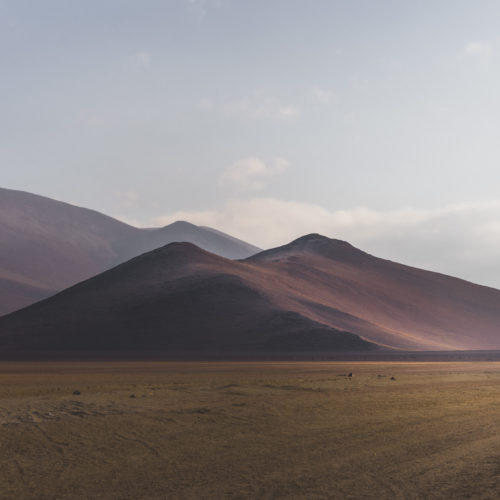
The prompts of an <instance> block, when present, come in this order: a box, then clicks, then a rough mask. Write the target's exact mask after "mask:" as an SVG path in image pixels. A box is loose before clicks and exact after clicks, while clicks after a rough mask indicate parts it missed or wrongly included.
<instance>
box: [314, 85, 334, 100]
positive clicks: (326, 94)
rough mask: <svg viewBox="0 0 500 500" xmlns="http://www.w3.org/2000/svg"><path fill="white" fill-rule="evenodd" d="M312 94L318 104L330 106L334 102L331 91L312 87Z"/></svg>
mask: <svg viewBox="0 0 500 500" xmlns="http://www.w3.org/2000/svg"><path fill="white" fill-rule="evenodd" d="M312 94H313V97H314V98H315V99H316V101H317V102H319V103H320V104H332V103H333V102H334V101H335V93H334V92H333V91H332V90H326V89H321V88H319V87H314V88H313V89H312Z"/></svg>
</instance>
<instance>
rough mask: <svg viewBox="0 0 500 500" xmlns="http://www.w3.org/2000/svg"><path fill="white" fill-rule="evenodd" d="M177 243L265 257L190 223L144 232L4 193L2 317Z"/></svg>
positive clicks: (0, 215) (0, 198) (0, 218)
mask: <svg viewBox="0 0 500 500" xmlns="http://www.w3.org/2000/svg"><path fill="white" fill-rule="evenodd" d="M174 241H189V242H192V243H194V244H196V245H197V246H199V247H201V248H203V249H206V250H208V251H210V252H213V253H215V254H218V255H222V256H224V257H227V258H230V259H240V258H244V257H248V256H249V255H252V254H254V253H256V252H258V251H260V249H259V248H257V247H255V246H253V245H250V244H248V243H245V242H243V241H241V240H238V239H236V238H233V237H232V236H229V235H226V234H224V233H221V232H219V231H216V230H215V229H211V228H206V227H199V226H195V225H193V224H190V223H188V222H182V221H179V222H175V223H173V224H170V225H169V226H165V227H162V228H154V229H139V228H136V227H133V226H130V225H128V224H124V223H123V222H120V221H118V220H116V219H113V218H112V217H108V216H106V215H104V214H101V213H99V212H96V211H94V210H89V209H86V208H80V207H77V206H74V205H70V204H68V203H63V202H60V201H55V200H52V199H50V198H45V197H43V196H38V195H35V194H31V193H25V192H22V191H14V190H10V189H2V188H0V316H1V315H3V314H7V313H9V312H12V311H14V310H17V309H20V308H22V307H25V306H27V305H29V304H31V303H33V302H36V301H38V300H40V299H43V298H46V297H49V296H50V295H53V294H54V293H56V292H59V291H61V290H63V289H64V288H67V287H69V286H71V285H74V284H75V283H78V282H79V281H82V280H84V279H87V278H90V277H91V276H94V275H96V274H98V273H101V272H103V271H105V270H106V269H110V268H111V267H114V266H116V265H117V264H119V263H122V262H125V261H126V260H128V259H130V258H132V257H135V256H137V255H139V254H141V253H144V252H147V251H149V250H153V249H155V248H158V247H160V246H163V245H165V244H167V243H171V242H174Z"/></svg>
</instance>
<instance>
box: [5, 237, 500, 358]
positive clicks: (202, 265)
mask: <svg viewBox="0 0 500 500" xmlns="http://www.w3.org/2000/svg"><path fill="white" fill-rule="evenodd" d="M499 306H500V291H498V290H495V289H492V288H488V287H483V286H479V285H475V284H472V283H469V282H466V281H463V280H460V279H456V278H452V277H449V276H445V275H441V274H438V273H433V272H429V271H423V270H420V269H416V268H412V267H408V266H404V265H401V264H397V263H395V262H391V261H388V260H383V259H379V258H377V257H373V256H371V255H369V254H367V253H365V252H362V251H361V250H358V249H356V248H354V247H352V246H351V245H349V244H348V243H346V242H343V241H339V240H333V239H329V238H325V237H323V236H320V235H315V234H312V235H307V236H304V237H302V238H299V239H298V240H295V241H293V242H292V243H290V244H288V245H285V246H283V247H279V248H275V249H272V250H268V251H264V252H261V253H259V254H256V255H254V256H252V257H250V258H247V259H245V260H240V261H231V260H228V259H225V258H222V257H219V256H216V255H213V254H210V253H208V252H206V251H203V250H201V249H199V248H197V247H195V246H194V245H191V244H187V243H184V244H171V245H167V246H165V247H163V248H160V249H157V250H154V251H152V252H149V253H146V254H143V255H141V256H139V257H136V258H134V259H132V260H130V261H128V262H126V263H124V264H122V265H120V266H118V267H115V268H113V269H111V270H109V271H107V272H105V273H102V274H101V275H99V276H96V277H94V278H92V279H90V280H87V281H85V282H83V283H80V284H78V285H76V286H74V287H72V288H70V289H68V290H65V291H63V292H61V293H59V294H58V295H56V296H54V297H52V298H50V299H47V300H45V301H42V302H39V303H37V304H34V305H32V306H30V307H28V308H26V309H24V310H21V311H18V312H16V313H13V314H11V315H8V316H5V317H3V318H0V345H3V346H4V347H3V349H6V348H7V345H10V346H11V348H30V349H40V350H58V349H60V350H78V349H97V350H106V349H110V350H111V349H114V350H126V349H128V350H130V349H135V350H147V349H163V350H166V351H172V350H173V351H175V350H191V349H196V350H212V351H213V350H217V349H222V350H232V351H249V350H250V351H251V350H271V351H273V350H281V351H290V350H292V351H293V350H300V351H336V350H358V349H359V350H363V349H369V348H372V347H373V346H372V345H371V344H366V343H363V341H362V340H361V339H360V337H361V338H362V339H364V340H366V341H370V342H373V343H376V344H378V345H381V346H386V347H390V348H397V349H407V350H456V349H464V350H465V349H468V350H472V349H500V307H499ZM347 332H350V333H347Z"/></svg>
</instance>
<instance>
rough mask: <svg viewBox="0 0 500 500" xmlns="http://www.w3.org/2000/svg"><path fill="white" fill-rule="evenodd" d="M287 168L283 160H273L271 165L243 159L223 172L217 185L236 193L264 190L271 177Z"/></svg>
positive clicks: (252, 158) (257, 160)
mask: <svg viewBox="0 0 500 500" xmlns="http://www.w3.org/2000/svg"><path fill="white" fill-rule="evenodd" d="M288 166H289V163H288V161H287V160H285V159H284V158H275V160H274V162H273V163H272V164H269V163H268V164H266V163H264V162H263V161H262V160H260V159H259V158H255V157H250V158H244V159H242V160H238V161H237V162H235V163H233V164H232V165H230V166H229V167H227V168H226V170H224V172H223V173H222V175H221V176H220V177H219V185H220V186H222V187H225V188H229V189H233V190H235V191H237V192H243V191H253V190H259V189H264V188H265V187H266V186H267V184H268V183H269V182H270V180H271V178H272V177H274V176H276V175H278V174H281V173H282V172H284V171H285V170H286V169H287V168H288Z"/></svg>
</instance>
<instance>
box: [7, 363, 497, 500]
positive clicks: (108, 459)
mask: <svg viewBox="0 0 500 500" xmlns="http://www.w3.org/2000/svg"><path fill="white" fill-rule="evenodd" d="M351 372H352V374H353V375H352V377H349V376H348V374H349V373H351ZM75 391H79V392H80V394H73V393H74V392H75ZM0 450H1V453H0V498H2V499H23V498H30V499H49V498H58V499H63V498H75V499H76V498H78V499H86V498H111V499H115V498H116V499H136V498H158V499H160V498H304V499H305V498H307V499H310V498H339V499H341V498H352V499H358V498H378V499H379V498H405V499H406V498H408V499H412V498H422V499H424V498H425V499H434V498H436V499H437V498H440V499H441V498H442V499H450V498H453V499H459V498H492V499H496V498H500V363H497V362H469V363H466V362H464V363H417V362H415V363H387V362H365V363H357V362H352V363H341V362H329V363H306V362H303V363H287V362H281V363H216V362H208V363H202V362H197V363H173V362H149V363H145V362H109V363H106V362H94V363H91V362H72V363H62V362H54V363H21V362H19V363H0Z"/></svg>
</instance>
